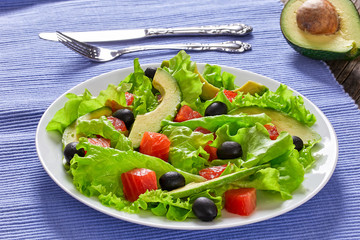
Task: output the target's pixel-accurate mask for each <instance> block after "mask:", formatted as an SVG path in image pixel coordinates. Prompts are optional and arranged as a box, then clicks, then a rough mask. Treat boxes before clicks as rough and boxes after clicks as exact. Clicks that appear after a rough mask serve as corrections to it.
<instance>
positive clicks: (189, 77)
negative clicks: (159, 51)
mask: <svg viewBox="0 0 360 240" xmlns="http://www.w3.org/2000/svg"><path fill="white" fill-rule="evenodd" d="M164 69H165V70H166V71H168V72H169V73H170V74H171V75H172V76H173V77H174V78H175V79H176V81H177V82H178V84H179V87H180V90H181V93H182V99H183V102H184V103H183V104H188V105H191V104H192V103H193V102H195V101H196V100H197V99H199V96H200V94H201V93H202V85H203V84H202V82H201V80H200V77H199V75H198V74H197V73H195V69H196V63H195V62H193V61H191V60H190V55H188V54H187V53H186V52H185V51H184V50H181V51H180V52H179V53H178V54H177V55H176V56H175V57H173V58H172V59H170V60H169V67H164Z"/></svg>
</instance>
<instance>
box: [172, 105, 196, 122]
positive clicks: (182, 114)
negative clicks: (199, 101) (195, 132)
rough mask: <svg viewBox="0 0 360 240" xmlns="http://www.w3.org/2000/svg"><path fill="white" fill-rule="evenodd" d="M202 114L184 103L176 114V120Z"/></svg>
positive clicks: (192, 117) (181, 120)
mask: <svg viewBox="0 0 360 240" xmlns="http://www.w3.org/2000/svg"><path fill="white" fill-rule="evenodd" d="M201 117H202V116H201V114H200V113H198V112H197V111H194V110H192V109H191V107H189V106H187V105H184V106H182V107H181V108H180V110H179V112H178V113H177V114H176V116H175V119H174V122H183V121H187V120H190V119H194V118H201Z"/></svg>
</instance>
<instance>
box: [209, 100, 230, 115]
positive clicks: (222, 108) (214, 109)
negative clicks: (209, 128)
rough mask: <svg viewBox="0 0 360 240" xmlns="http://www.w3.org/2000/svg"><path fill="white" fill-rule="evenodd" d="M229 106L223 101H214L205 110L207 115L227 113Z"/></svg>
mask: <svg viewBox="0 0 360 240" xmlns="http://www.w3.org/2000/svg"><path fill="white" fill-rule="evenodd" d="M227 111H228V109H227V106H226V104H225V103H223V102H213V103H212V104H210V105H209V106H208V107H207V108H206V110H205V116H215V115H222V114H227Z"/></svg>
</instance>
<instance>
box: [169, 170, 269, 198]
mask: <svg viewBox="0 0 360 240" xmlns="http://www.w3.org/2000/svg"><path fill="white" fill-rule="evenodd" d="M265 167H267V166H266V165H262V166H256V167H252V168H249V169H245V170H243V171H240V172H235V173H231V174H228V175H225V176H221V177H218V178H214V179H211V180H208V181H205V182H198V183H195V182H192V183H189V184H187V185H185V186H184V187H181V188H178V189H175V190H172V191H170V192H168V194H169V195H171V196H172V197H174V198H183V197H188V196H190V195H192V194H196V193H199V192H202V191H205V190H207V189H212V188H217V187H220V186H222V185H227V184H230V183H232V182H235V181H238V180H240V179H241V178H244V177H247V176H249V175H251V174H254V173H256V172H257V171H258V170H260V169H262V168H265Z"/></svg>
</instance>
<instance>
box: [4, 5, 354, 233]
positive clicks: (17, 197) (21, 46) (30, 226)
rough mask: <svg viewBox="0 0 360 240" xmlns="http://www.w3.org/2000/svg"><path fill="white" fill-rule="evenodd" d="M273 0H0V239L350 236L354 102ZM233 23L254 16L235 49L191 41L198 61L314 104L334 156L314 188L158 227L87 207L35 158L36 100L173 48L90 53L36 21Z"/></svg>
mask: <svg viewBox="0 0 360 240" xmlns="http://www.w3.org/2000/svg"><path fill="white" fill-rule="evenodd" d="M281 9H282V4H281V3H280V2H278V1H277V0H252V1H246V2H245V1H235V0H231V1H218V0H216V1H213V0H198V1H191V0H185V1H167V0H163V1H154V0H152V1H144V0H141V1H130V0H124V1H111V0H102V1H90V0H77V1H75V0H74V1H65V0H64V1H61V0H53V1H50V0H49V1H46V0H42V1H35V0H29V1H20V0H14V1H10V0H5V1H1V2H0V22H1V24H0V32H1V34H0V47H1V54H0V63H1V64H0V101H1V105H0V106H1V109H0V134H1V136H2V137H1V138H0V149H1V150H0V152H1V154H0V164H1V167H0V189H1V191H0V238H1V239H148V238H149V236H152V237H154V238H155V237H156V238H157V239H168V238H179V239H209V238H211V239H238V238H241V239H350V238H360V229H359V226H360V210H359V209H360V208H359V203H360V194H359V190H358V187H359V185H360V182H359V179H360V178H359V170H360V163H359V159H360V134H359V132H360V131H359V130H360V124H359V122H360V112H359V110H358V107H357V106H356V105H355V104H354V102H353V100H351V98H350V97H349V96H348V95H347V94H345V93H344V91H343V89H342V87H341V86H340V85H339V84H338V83H337V82H336V80H335V79H334V77H333V76H332V74H331V73H330V71H329V69H328V67H327V66H326V65H325V64H324V63H323V62H321V61H315V60H311V59H308V58H306V57H303V56H301V55H299V54H298V53H296V52H294V51H293V50H292V49H291V48H290V47H289V46H288V45H287V43H286V41H285V40H284V38H283V37H282V35H281V31H280V27H279V17H280V13H281ZM233 22H243V23H246V24H249V25H251V26H253V27H254V32H253V34H252V35H249V36H246V37H243V38H241V39H240V40H243V41H246V42H249V43H251V44H252V45H253V50H252V51H250V52H246V53H244V54H229V53H219V52H202V53H199V52H192V53H190V54H191V56H192V59H193V60H195V61H197V62H203V63H210V64H221V65H227V66H231V67H236V68H240V69H245V70H250V71H253V72H256V73H259V74H263V75H265V76H268V77H270V78H273V79H275V80H277V81H280V82H282V83H285V84H287V85H289V86H290V87H291V88H294V89H296V90H297V91H299V92H300V93H301V94H303V95H305V96H306V97H307V98H308V99H310V100H311V101H312V102H313V103H315V104H316V105H317V106H318V107H319V108H320V109H321V110H322V111H323V112H324V113H325V115H326V116H327V117H328V118H329V120H330V121H331V123H332V124H333V126H334V128H335V130H336V133H337V136H338V140H339V160H338V164H337V167H336V170H335V172H334V175H333V176H332V178H331V179H330V181H329V182H328V184H327V185H326V186H325V187H324V189H323V190H321V191H320V192H319V193H318V194H317V195H316V196H315V197H314V198H313V199H311V200H310V201H308V202H307V203H305V204H304V205H302V206H300V207H299V208H297V209H295V210H293V211H291V212H288V213H286V214H284V215H282V216H278V217H276V218H273V219H270V220H267V221H263V222H259V223H255V224H251V225H248V226H242V227H236V228H230V229H220V230H210V231H179V230H166V229H157V228H152V227H146V226H141V225H137V224H133V223H129V222H125V221H122V220H119V219H115V218H113V217H110V216H107V215H105V214H102V213H100V212H97V211H95V210H93V209H91V208H89V207H87V206H85V205H84V204H82V203H80V202H79V201H77V200H75V199H74V198H72V197H71V196H69V195H68V194H67V193H65V192H64V191H63V190H62V189H61V188H60V187H58V186H57V185H56V184H55V183H54V182H53V181H52V180H51V178H50V177H49V176H48V175H47V174H46V172H45V171H44V169H43V168H42V166H41V164H40V161H39V159H38V157H37V154H36V150H35V130H36V127H37V123H38V121H39V119H40V117H41V116H42V114H43V113H44V111H45V110H46V109H47V107H48V106H49V105H50V104H51V103H52V102H53V101H54V100H55V99H56V98H57V97H58V96H60V95H61V94H62V93H64V92H65V91H67V90H68V89H70V88H71V87H73V86H75V85H77V84H78V83H81V82H83V81H85V80H87V79H89V78H91V77H94V76H96V75H99V74H101V73H105V72H108V71H111V70H115V69H119V68H124V67H129V66H132V60H133V59H134V58H135V57H138V58H140V63H142V64H145V63H151V62H161V61H162V60H164V59H169V58H171V57H172V56H174V55H175V54H176V53H177V51H152V52H139V53H133V54H129V55H125V56H124V57H122V58H120V59H118V60H115V61H112V62H108V63H104V64H99V63H93V62H89V61H88V60H86V59H84V58H81V57H80V56H78V55H75V54H74V53H73V52H70V51H69V50H68V49H66V48H64V47H63V46H62V45H60V44H57V43H54V42H47V41H43V40H40V39H39V38H38V36H37V34H38V33H39V32H44V31H55V30H59V31H85V30H101V29H127V28H145V27H180V26H199V25H212V24H224V23H233ZM234 39H237V38H236V37H229V36H228V37H225V36H220V37H204V36H203V37H191V38H190V37H176V38H152V39H146V40H137V41H135V42H134V41H126V42H123V43H121V44H120V43H117V44H107V45H108V46H112V47H120V45H121V46H128V45H131V44H134V43H137V44H144V43H174V42H185V41H186V42H188V41H191V42H199V41H202V42H217V41H225V40H234Z"/></svg>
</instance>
